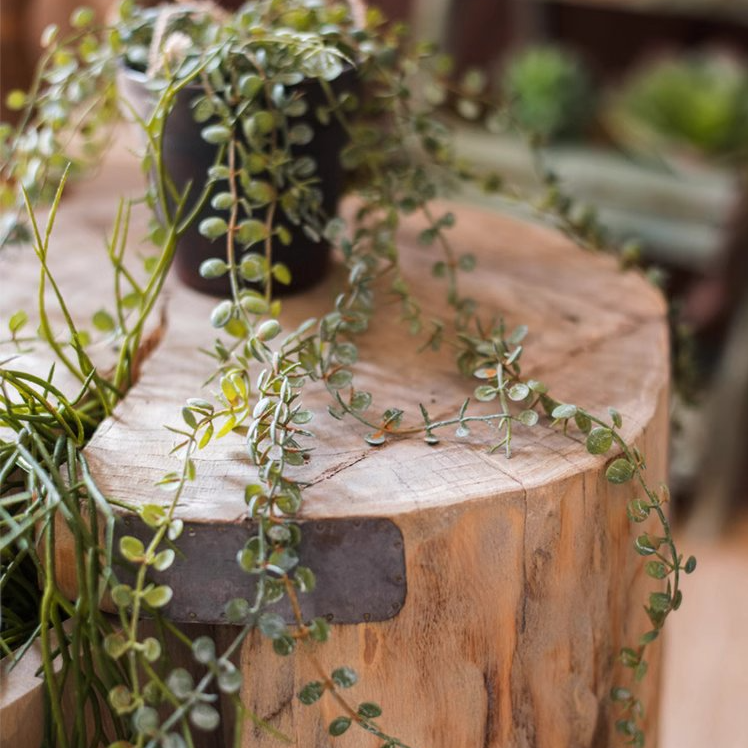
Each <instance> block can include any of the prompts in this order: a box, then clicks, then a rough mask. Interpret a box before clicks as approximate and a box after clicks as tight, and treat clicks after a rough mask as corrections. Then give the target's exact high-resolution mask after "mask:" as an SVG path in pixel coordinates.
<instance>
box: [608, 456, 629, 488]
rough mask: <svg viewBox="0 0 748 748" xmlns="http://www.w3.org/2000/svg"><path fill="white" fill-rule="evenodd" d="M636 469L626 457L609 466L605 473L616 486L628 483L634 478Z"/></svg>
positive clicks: (614, 461)
mask: <svg viewBox="0 0 748 748" xmlns="http://www.w3.org/2000/svg"><path fill="white" fill-rule="evenodd" d="M634 472H635V468H634V466H633V464H632V463H631V462H629V461H628V460H627V459H625V458H624V457H619V458H618V459H617V460H613V462H611V463H610V465H608V469H607V470H606V471H605V477H606V478H607V479H608V480H609V481H610V482H611V483H615V484H620V483H626V481H629V480H631V479H632V478H633V477H634Z"/></svg>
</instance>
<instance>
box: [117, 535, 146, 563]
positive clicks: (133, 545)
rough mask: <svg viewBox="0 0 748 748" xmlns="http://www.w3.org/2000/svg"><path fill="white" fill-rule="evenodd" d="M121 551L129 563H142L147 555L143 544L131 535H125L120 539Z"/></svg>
mask: <svg viewBox="0 0 748 748" xmlns="http://www.w3.org/2000/svg"><path fill="white" fill-rule="evenodd" d="M119 550H120V553H121V554H122V555H123V556H124V557H125V558H126V559H127V560H128V561H132V562H133V563H135V562H138V561H141V560H142V559H143V555H144V554H145V546H144V545H143V543H142V542H141V541H140V540H138V539H137V538H134V537H132V536H131V535H125V536H124V537H122V538H120V541H119Z"/></svg>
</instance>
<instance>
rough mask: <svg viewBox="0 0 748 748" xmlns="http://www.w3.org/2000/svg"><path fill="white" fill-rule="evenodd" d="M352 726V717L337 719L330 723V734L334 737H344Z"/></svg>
mask: <svg viewBox="0 0 748 748" xmlns="http://www.w3.org/2000/svg"><path fill="white" fill-rule="evenodd" d="M350 726H351V718H350V717H337V718H336V719H334V720H333V721H332V722H330V727H329V728H328V729H329V732H330V735H332V736H333V737H338V736H339V735H342V734H343V733H344V732H345V731H346V730H347V729H348V728H349V727H350Z"/></svg>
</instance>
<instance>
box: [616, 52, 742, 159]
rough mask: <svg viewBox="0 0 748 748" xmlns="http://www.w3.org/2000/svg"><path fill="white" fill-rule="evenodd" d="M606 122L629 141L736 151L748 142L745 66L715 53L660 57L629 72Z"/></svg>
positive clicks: (714, 152) (712, 153)
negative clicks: (630, 73) (656, 60)
mask: <svg viewBox="0 0 748 748" xmlns="http://www.w3.org/2000/svg"><path fill="white" fill-rule="evenodd" d="M606 120H607V122H608V126H609V128H610V129H611V131H612V132H613V133H614V134H615V136H616V137H617V138H618V139H619V140H621V141H622V142H624V143H626V144H627V145H633V146H635V147H645V148H650V149H652V148H656V149H662V148H665V149H672V148H673V147H675V148H681V149H683V148H685V149H687V150H691V151H695V152H696V153H698V154H700V155H703V156H709V157H720V156H726V155H734V154H735V153H737V152H740V151H745V149H746V145H748V69H746V67H745V66H743V65H741V64H740V63H739V62H738V61H737V60H735V59H733V58H730V57H727V56H725V55H721V54H715V53H702V54H699V55H696V56H690V57H685V58H674V57H671V58H664V59H661V60H659V61H658V62H656V63H655V64H650V65H648V66H646V67H642V68H640V69H639V70H637V71H636V72H635V73H634V74H633V75H632V76H631V78H630V79H629V81H628V82H627V83H626V84H625V85H624V87H623V90H622V91H621V93H620V94H619V95H617V96H616V97H615V98H614V99H613V101H612V104H611V106H610V107H609V108H608V113H607V116H606Z"/></svg>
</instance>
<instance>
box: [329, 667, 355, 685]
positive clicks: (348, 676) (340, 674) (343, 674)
mask: <svg viewBox="0 0 748 748" xmlns="http://www.w3.org/2000/svg"><path fill="white" fill-rule="evenodd" d="M331 677H332V681H333V683H335V685H336V686H338V687H339V688H350V687H351V686H354V685H355V684H356V683H357V682H358V675H357V674H356V671H355V670H353V669H352V668H349V667H339V668H337V670H333V671H332V675H331Z"/></svg>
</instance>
